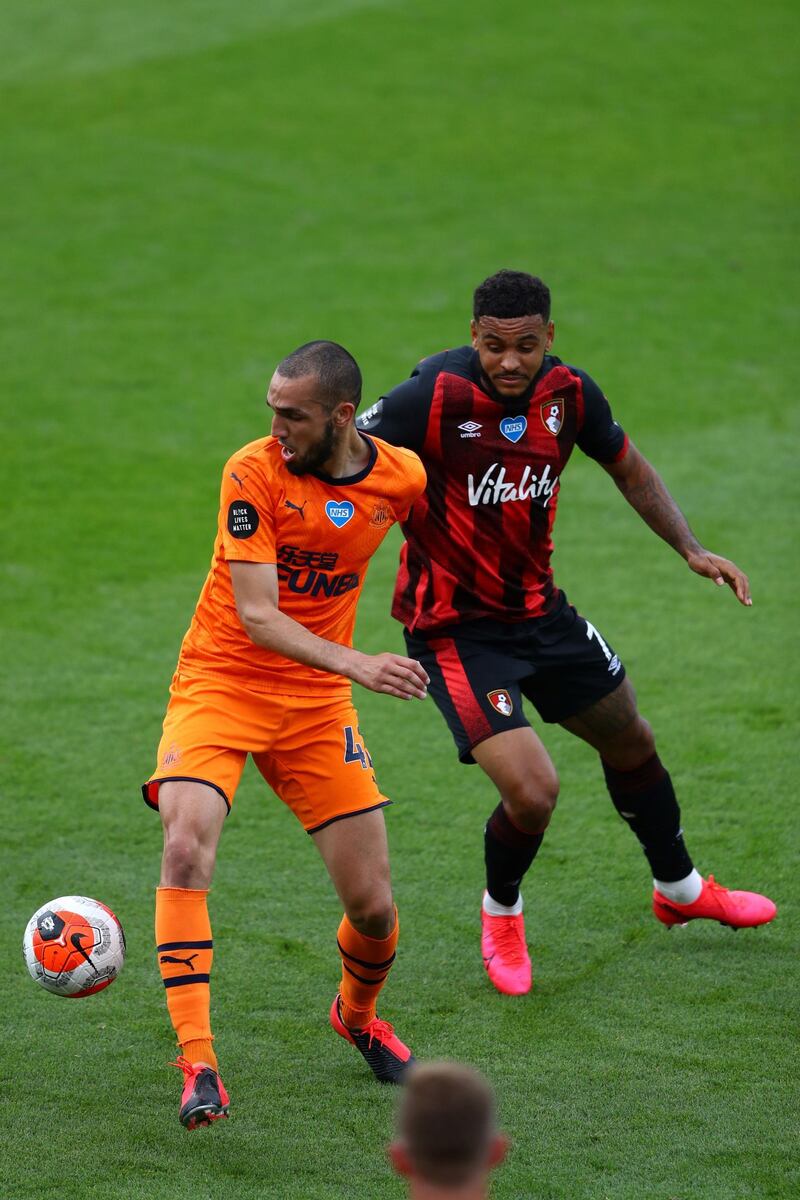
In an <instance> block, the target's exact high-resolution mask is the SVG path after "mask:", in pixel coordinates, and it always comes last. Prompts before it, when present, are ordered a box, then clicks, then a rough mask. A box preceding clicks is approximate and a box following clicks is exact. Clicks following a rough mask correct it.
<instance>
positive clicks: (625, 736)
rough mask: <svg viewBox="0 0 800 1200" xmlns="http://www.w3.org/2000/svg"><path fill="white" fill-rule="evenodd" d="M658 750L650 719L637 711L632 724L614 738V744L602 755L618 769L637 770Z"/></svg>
mask: <svg viewBox="0 0 800 1200" xmlns="http://www.w3.org/2000/svg"><path fill="white" fill-rule="evenodd" d="M655 752H656V739H655V737H654V736H653V730H652V729H651V728H650V723H649V721H646V720H645V719H644V717H642V716H639V714H638V713H637V715H636V717H635V719H634V720H633V721H631V723H630V725H628V726H627V728H626V729H624V730H623V731H622V733H621V734H619V735H618V736H617V737H616V738H615V739H614V744H613V745H611V746H609V747H608V748H607V749H604V750H603V752H602V756H603V758H604V759H605V761H606V762H607V763H609V765H610V766H612V767H616V768H617V770H618V771H635V770H636V769H637V767H641V766H642V764H643V763H646V762H647V760H648V759H649V758H652V757H653V755H654V754H655Z"/></svg>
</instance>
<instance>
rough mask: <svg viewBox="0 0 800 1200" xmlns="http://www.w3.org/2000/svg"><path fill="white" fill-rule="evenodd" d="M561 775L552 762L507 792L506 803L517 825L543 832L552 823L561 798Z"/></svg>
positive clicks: (504, 796)
mask: <svg viewBox="0 0 800 1200" xmlns="http://www.w3.org/2000/svg"><path fill="white" fill-rule="evenodd" d="M558 788H559V785H558V775H557V773H556V769H555V767H553V766H552V765H551V766H550V767H549V769H548V770H546V771H539V772H537V774H536V775H535V776H533V777H531V776H529V777H526V778H520V779H519V780H517V781H515V783H514V785H513V786H512V787H510V788H508V789H507V790H506V791H504V792H503V803H504V804H505V807H506V809H507V810H508V814H509V816H510V817H511V820H512V821H513V822H514V824H515V825H518V826H519V827H520V828H521V829H525V830H527V831H530V832H531V833H539V832H540V831H541V830H542V829H545V828H546V827H547V825H548V824H549V821H550V818H551V816H552V815H553V809H554V808H555V806H556V801H557V800H558Z"/></svg>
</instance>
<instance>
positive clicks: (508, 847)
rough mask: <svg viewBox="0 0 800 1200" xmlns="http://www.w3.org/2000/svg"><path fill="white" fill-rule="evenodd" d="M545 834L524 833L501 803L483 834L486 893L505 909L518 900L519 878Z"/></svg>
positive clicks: (533, 857) (530, 861)
mask: <svg viewBox="0 0 800 1200" xmlns="http://www.w3.org/2000/svg"><path fill="white" fill-rule="evenodd" d="M543 837H544V833H543V832H542V833H525V831H524V830H523V829H518V828H517V827H516V825H515V824H514V823H513V822H512V821H511V820H509V818H508V816H507V814H506V810H505V809H504V808H503V805H502V802H501V803H500V804H498V806H497V808H496V809H495V810H494V812H493V813H492V815H491V816H490V817H489V820H488V821H487V822H486V828H485V829H484V831H483V842H484V848H485V855H486V890H487V891H488V893H489V895H490V896H491V897H492V899H493V900H496V901H497V903H498V904H505V905H506V906H507V907H508V908H510V907H511V905H512V904H516V903H517V900H518V899H519V885H520V884H521V883H522V877H523V875H524V874H525V872H526V871H527V869H528V867H529V866H530V865H531V863H532V862H533V860H534V859H535V858H536V853H537V851H538V849H539V847H540V846H541V844H542V838H543Z"/></svg>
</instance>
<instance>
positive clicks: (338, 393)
mask: <svg viewBox="0 0 800 1200" xmlns="http://www.w3.org/2000/svg"><path fill="white" fill-rule="evenodd" d="M277 371H278V374H279V375H283V377H284V379H299V378H301V377H302V376H303V375H315V376H316V377H317V379H318V380H319V400H320V402H321V403H322V404H324V405H325V406H326V407H327V408H328V409H331V410H333V409H334V408H335V407H336V405H337V404H341V402H342V401H343V400H349V401H350V403H351V404H354V405H355V406H356V408H358V405H359V403H360V401H361V371H360V370H359V366H358V363H357V362H356V360H355V359H354V358H353V356H352V354H350V352H349V351H348V350H345V348H344V346H340V345H339V343H338V342H325V341H319V342H306V343H305V345H304V346H298V348H297V349H296V350H293V351H292V353H291V354H287V356H286V358H284V359H283V360H282V361H281V362H279V363H278V367H277Z"/></svg>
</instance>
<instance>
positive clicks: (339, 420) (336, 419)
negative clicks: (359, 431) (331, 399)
mask: <svg viewBox="0 0 800 1200" xmlns="http://www.w3.org/2000/svg"><path fill="white" fill-rule="evenodd" d="M355 415H356V406H355V404H352V403H351V402H350V401H349V400H343V401H342V403H341V404H337V405H336V408H334V410H333V412H332V413H331V420H332V421H333V423H334V425H335V426H336V428H337V429H343V428H344V426H345V425H349V424H350V422H351V421H352V420H353V417H354V416H355Z"/></svg>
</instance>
